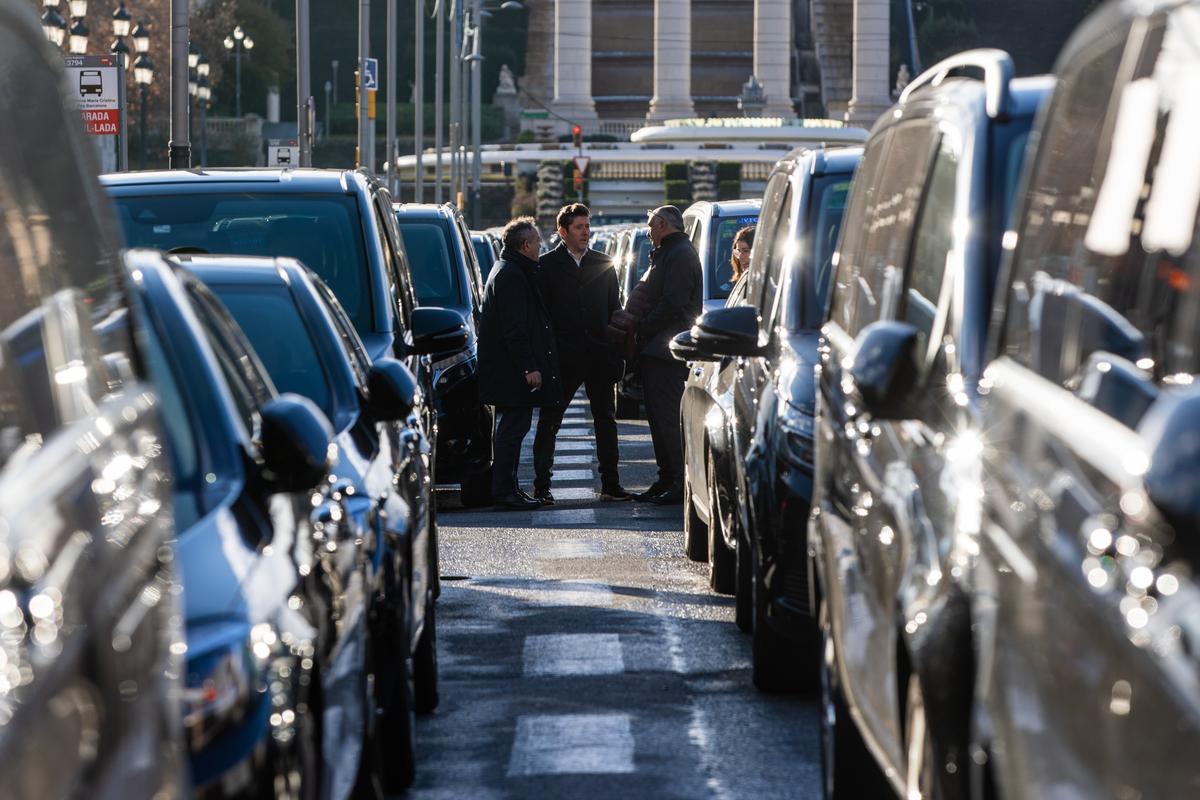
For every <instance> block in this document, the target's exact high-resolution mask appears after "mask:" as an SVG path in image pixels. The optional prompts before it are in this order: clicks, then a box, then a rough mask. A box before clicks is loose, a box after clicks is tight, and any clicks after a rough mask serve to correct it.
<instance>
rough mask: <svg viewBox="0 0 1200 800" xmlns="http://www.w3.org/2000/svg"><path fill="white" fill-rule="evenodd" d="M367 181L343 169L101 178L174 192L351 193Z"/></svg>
mask: <svg viewBox="0 0 1200 800" xmlns="http://www.w3.org/2000/svg"><path fill="white" fill-rule="evenodd" d="M368 180H370V179H369V178H368V177H367V176H366V175H364V174H362V173H359V172H355V171H354V170H345V169H306V168H305V169H293V168H291V167H285V168H281V169H263V168H256V167H247V168H220V169H213V168H205V169H173V170H147V171H144V172H110V173H107V174H105V175H101V176H100V182H101V183H103V184H104V186H105V187H107V188H109V189H118V190H119V189H126V188H137V187H144V188H149V189H153V188H154V187H159V186H170V187H171V188H172V190H174V191H184V192H187V191H189V190H201V191H202V190H205V189H208V188H215V187H224V186H226V185H228V184H254V187H255V190H256V191H257V190H264V191H294V192H313V191H323V192H344V193H350V192H352V191H353V190H354V187H355V185H356V184H359V183H360V182H361V183H363V184H365V183H366V182H367V181H368Z"/></svg>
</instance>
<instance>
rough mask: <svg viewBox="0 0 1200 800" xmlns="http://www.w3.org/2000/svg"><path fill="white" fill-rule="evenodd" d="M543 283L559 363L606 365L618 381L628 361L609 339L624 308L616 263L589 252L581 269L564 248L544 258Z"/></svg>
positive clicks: (540, 283)
mask: <svg viewBox="0 0 1200 800" xmlns="http://www.w3.org/2000/svg"><path fill="white" fill-rule="evenodd" d="M537 282H538V287H539V288H540V289H541V292H542V299H543V300H544V301H545V303H546V308H547V309H548V310H549V312H550V324H551V326H552V327H553V328H554V336H555V340H556V341H557V342H558V359H559V364H560V365H563V366H565V365H567V364H568V363H570V364H584V365H587V366H588V367H589V368H595V367H597V366H601V365H602V366H603V367H604V368H605V369H604V372H605V374H606V375H607V376H608V377H609V378H610V379H611V380H612V381H614V382H615V381H617V380H619V379H620V378H621V374H622V372H624V362H623V361H622V359H621V355H620V353H619V352H618V351H617V350H616V349H615V348H613V347H612V346H611V345H609V343H608V337H607V335H606V334H607V328H608V323H609V320H611V319H612V315H613V313H614V312H616V311H617V310H618V309H619V308H620V307H621V295H620V291H619V290H618V287H617V271H616V270H615V269H613V264H612V260H611V259H610V258H609V257H608V256H606V255H604V254H603V253H601V252H599V251H596V250H592V249H590V248H589V249H588V250H586V251H585V252H584V254H583V259H582V261H581V262H580V263H579V264H576V263H575V259H574V258H572V256H571V253H570V251H569V250H567V246H566V245H565V244H560V245H559V246H558V247H556V248H554V249H553V250H551V251H550V252H548V253H546V254H545V255H543V256H542V257H541V258H540V259H538V276H537Z"/></svg>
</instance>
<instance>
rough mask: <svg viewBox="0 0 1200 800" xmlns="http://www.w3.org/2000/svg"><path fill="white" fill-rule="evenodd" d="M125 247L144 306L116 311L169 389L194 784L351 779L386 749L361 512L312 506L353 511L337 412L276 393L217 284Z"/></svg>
mask: <svg viewBox="0 0 1200 800" xmlns="http://www.w3.org/2000/svg"><path fill="white" fill-rule="evenodd" d="M127 264H128V268H127V272H128V277H129V285H130V289H131V295H132V300H131V308H132V312H131V313H132V314H133V315H134V317H135V318H136V321H137V323H138V324H135V325H132V326H129V325H128V322H127V321H125V320H123V319H121V318H120V317H119V316H117V317H114V318H112V319H111V320H110V322H109V325H110V326H112V327H120V326H127V327H132V328H133V329H134V330H136V331H140V332H141V336H140V341H139V344H140V348H139V349H140V352H141V353H142V356H143V358H144V360H145V362H146V366H147V371H148V373H149V375H150V377H151V379H152V381H153V383H154V385H155V387H156V388H157V390H158V392H159V397H160V403H161V406H162V414H163V419H164V425H165V428H166V433H167V441H168V445H169V447H168V452H169V454H170V457H171V463H172V470H173V473H174V504H175V516H176V526H177V530H178V531H179V533H178V536H177V540H176V544H175V560H176V562H177V570H178V572H179V574H181V575H182V588H183V607H184V625H185V629H186V644H187V650H186V653H187V661H186V669H185V679H184V688H183V725H184V732H185V736H186V742H187V745H188V749H189V758H190V765H191V777H192V782H193V784H194V786H195V789H196V793H197V794H198V795H201V796H210V795H219V796H223V797H225V796H230V795H232V796H240V797H262V796H275V795H276V794H278V793H279V792H280V789H281V788H282V789H283V790H285V793H286V794H288V795H289V796H309V795H310V794H316V793H317V790H318V789H319V790H320V791H319V793H320V794H321V795H322V796H325V797H330V798H343V797H346V796H348V794H349V793H350V791H351V790H353V788H354V786H355V784H356V782H358V781H360V780H362V777H361V775H360V772H361V773H365V774H367V775H371V774H377V773H378V772H379V771H380V759H379V758H378V757H375V753H376V752H377V747H376V745H375V742H374V740H373V736H372V726H371V725H370V724H369V723H370V722H372V721H373V719H374V716H375V713H374V699H373V697H372V696H371V694H370V687H371V686H372V681H371V679H370V672H369V662H368V660H367V657H368V650H369V646H370V642H369V640H368V634H369V631H368V614H369V612H370V606H369V600H370V597H369V593H368V591H367V587H368V576H369V571H368V569H367V564H366V562H367V550H366V548H365V547H364V546H363V545H362V544H360V539H359V537H360V536H361V532H360V531H357V530H356V529H355V528H354V527H353V526H352V525H349V524H339V525H331V524H319V523H318V522H315V521H314V516H318V515H314V513H313V509H314V506H316V507H318V509H320V508H324V509H326V511H325V516H326V517H327V518H328V519H331V520H332V519H342V520H350V519H352V511H351V508H350V505H351V503H350V501H349V498H347V497H345V496H338V495H337V494H336V493H335V492H334V491H332V490H331V485H332V484H331V478H332V472H331V466H332V464H333V460H334V453H335V452H336V442H335V439H334V433H333V430H332V428H331V426H330V424H329V421H328V419H327V418H326V417H325V415H324V414H323V413H322V412H321V410H320V409H319V408H317V407H316V406H315V405H314V404H313V403H312V402H311V401H310V400H308V399H306V398H303V397H300V396H298V395H294V394H283V395H280V394H278V392H277V391H276V389H275V386H274V384H273V382H272V381H271V378H270V377H269V376H268V375H267V374H266V372H265V370H264V369H263V367H262V365H261V364H260V363H259V360H258V357H257V356H256V355H255V354H254V352H253V350H251V348H250V346H249V344H248V343H247V342H246V340H245V338H244V337H243V335H242V333H241V332H240V331H239V329H238V327H237V325H236V324H235V323H234V321H233V319H232V318H231V317H230V316H229V313H228V312H227V311H226V310H225V308H224V307H223V306H222V305H221V303H220V302H219V301H218V300H217V299H216V297H214V296H213V294H212V293H211V292H210V291H208V290H207V289H206V288H205V287H204V286H203V284H201V283H200V282H199V281H198V280H196V279H195V278H194V277H192V276H191V275H190V274H188V273H187V272H186V271H185V270H183V269H182V268H180V267H178V266H177V265H174V264H172V263H171V262H169V261H168V260H166V259H164V258H163V257H162V256H161V255H159V254H157V253H151V252H149V251H131V252H130V254H129V256H128V259H127ZM335 509H336V510H335ZM364 758H366V759H367V761H366V762H365V763H363V766H364V767H365V769H362V770H360V762H363V759H364ZM318 780H320V781H321V783H322V784H323V785H322V786H320V787H318V786H317V781H318Z"/></svg>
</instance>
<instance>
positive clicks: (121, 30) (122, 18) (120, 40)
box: [84, 0, 133, 69]
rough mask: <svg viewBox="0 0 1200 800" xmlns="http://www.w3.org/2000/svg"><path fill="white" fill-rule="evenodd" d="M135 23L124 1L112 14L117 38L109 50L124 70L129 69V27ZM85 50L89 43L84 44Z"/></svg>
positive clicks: (114, 32) (113, 27)
mask: <svg viewBox="0 0 1200 800" xmlns="http://www.w3.org/2000/svg"><path fill="white" fill-rule="evenodd" d="M132 22H133V17H132V16H131V15H130V14H129V9H127V8H125V3H124V0H122V2H121V4H120V5H119V6H117V10H116V11H114V12H113V13H112V29H113V36H115V37H117V38H116V39H115V40H114V41H113V43H112V47H110V48H109V50H111V51H112V53H113V54H114V55H116V57H117V60H118V61H120V62H121V66H122V67H123V68H126V69H128V68H129V45H127V44H125V37H126V36H128V35H129V26H130V25H131V24H132ZM84 49H85V50H86V49H87V43H86V42H84Z"/></svg>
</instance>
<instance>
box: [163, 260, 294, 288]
mask: <svg viewBox="0 0 1200 800" xmlns="http://www.w3.org/2000/svg"><path fill="white" fill-rule="evenodd" d="M171 258H172V259H173V260H174V261H177V262H179V264H181V265H182V266H185V267H187V268H188V269H189V270H191V271H192V272H194V273H195V274H196V275H197V276H199V277H200V278H201V280H203V281H204V282H205V283H220V284H226V285H227V284H244V285H247V286H269V285H279V286H289V285H291V283H292V281H293V279H292V278H291V277H290V275H289V273H293V272H295V271H300V272H307V271H308V268H307V267H305V266H303V265H302V264H301V263H300V262H299V261H297V260H296V259H294V258H271V257H269V256H224V255H220V256H211V255H200V254H190V253H188V254H179V255H174V256H171Z"/></svg>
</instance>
